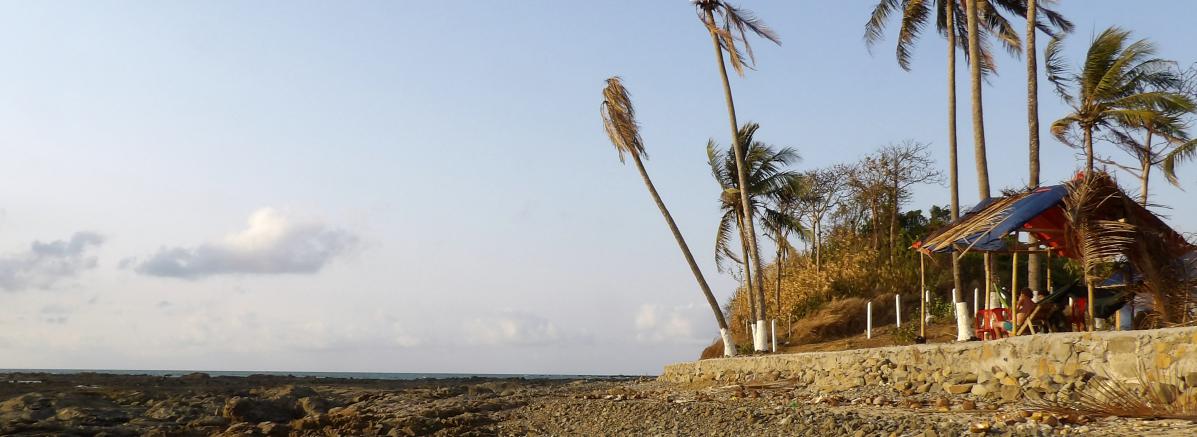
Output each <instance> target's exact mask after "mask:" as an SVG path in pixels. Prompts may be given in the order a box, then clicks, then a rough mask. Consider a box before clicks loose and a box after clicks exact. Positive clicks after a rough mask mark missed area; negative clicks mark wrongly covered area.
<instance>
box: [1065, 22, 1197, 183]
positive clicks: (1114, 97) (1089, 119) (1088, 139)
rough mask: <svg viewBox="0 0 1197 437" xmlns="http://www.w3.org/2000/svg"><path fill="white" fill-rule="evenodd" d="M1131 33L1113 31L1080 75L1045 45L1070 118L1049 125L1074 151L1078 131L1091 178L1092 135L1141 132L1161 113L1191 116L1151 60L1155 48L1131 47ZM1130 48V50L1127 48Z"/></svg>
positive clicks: (1174, 81) (1172, 81)
mask: <svg viewBox="0 0 1197 437" xmlns="http://www.w3.org/2000/svg"><path fill="white" fill-rule="evenodd" d="M1130 36H1131V35H1130V32H1129V31H1126V30H1122V29H1120V28H1117V27H1111V28H1109V29H1106V30H1105V31H1103V32H1102V33H1101V34H1099V35H1098V36H1097V37H1096V38H1095V39H1094V40H1093V42H1092V43H1091V44H1090V46H1089V51H1088V53H1087V54H1086V56H1085V60H1084V65H1083V67H1082V68H1081V70H1080V71H1079V72H1075V73H1068V72H1067V69H1068V68H1067V67H1066V66H1065V65H1064V61H1063V59H1062V58H1061V55H1060V52H1061V50H1062V46H1063V43H1062V40H1061V39H1059V38H1054V39H1052V41H1051V42H1049V43H1048V45H1047V50H1046V54H1045V55H1044V63H1045V67H1046V69H1047V73H1048V80H1050V81H1051V82H1052V83H1053V84H1054V85H1055V87H1056V92H1057V94H1059V95H1060V97H1061V98H1063V99H1064V101H1065V102H1066V103H1068V105H1069V106H1071V107H1072V113H1070V114H1068V115H1065V116H1064V117H1063V118H1061V119H1059V120H1056V121H1055V122H1054V123H1052V126H1051V131H1052V134H1053V135H1055V136H1056V138H1057V139H1059V140H1060V141H1061V142H1063V143H1065V144H1068V145H1071V146H1074V147H1075V146H1076V144H1075V141H1073V139H1074V138H1075V133H1074V131H1073V129H1074V128H1076V129H1080V131H1081V132H1080V134H1081V142H1082V144H1081V147H1083V148H1084V150H1085V173H1086V174H1088V173H1092V172H1093V160H1094V155H1093V135H1094V133H1095V132H1097V131H1101V130H1106V129H1110V128H1114V127H1120V126H1121V127H1136V126H1144V125H1145V124H1148V123H1147V120H1150V119H1152V118H1153V117H1156V116H1158V115H1159V114H1161V113H1181V112H1189V111H1192V110H1193V106H1192V100H1191V99H1189V98H1188V97H1187V96H1185V95H1184V94H1180V93H1177V92H1175V91H1172V90H1174V89H1175V88H1176V87H1177V86H1179V79H1178V78H1177V76H1176V75H1175V74H1174V73H1173V72H1172V71H1170V70H1169V69H1168V68H1167V67H1168V65H1169V64H1170V63H1169V62H1168V61H1165V60H1163V59H1160V58H1156V57H1154V56H1155V51H1156V48H1155V45H1154V44H1152V43H1151V42H1150V41H1147V40H1146V39H1141V40H1138V41H1135V42H1130ZM1128 43H1129V44H1128Z"/></svg>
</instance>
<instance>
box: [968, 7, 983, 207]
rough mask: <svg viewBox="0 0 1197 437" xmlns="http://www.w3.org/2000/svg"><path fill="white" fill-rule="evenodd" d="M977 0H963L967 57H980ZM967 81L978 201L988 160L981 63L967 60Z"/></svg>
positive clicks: (981, 199)
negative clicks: (965, 16) (971, 115)
mask: <svg viewBox="0 0 1197 437" xmlns="http://www.w3.org/2000/svg"><path fill="white" fill-rule="evenodd" d="M978 1H979V0H964V2H965V13H966V14H967V19H966V21H967V24H968V58H969V59H972V60H979V59H981V35H980V34H979V33H978V31H977V8H978V4H977V3H978ZM968 72H969V83H970V84H971V86H972V107H973V154H974V156H975V159H976V162H977V193H978V196H980V199H979V200H980V201H985V199H988V198H989V162H988V159H987V158H986V155H985V116H984V111H983V109H982V107H983V103H982V101H981V63H980V62H969V64H968Z"/></svg>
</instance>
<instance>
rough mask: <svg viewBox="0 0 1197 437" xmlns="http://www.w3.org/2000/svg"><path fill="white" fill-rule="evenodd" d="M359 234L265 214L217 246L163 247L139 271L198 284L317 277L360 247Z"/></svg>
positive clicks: (258, 213) (271, 211) (269, 211)
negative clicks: (214, 279)
mask: <svg viewBox="0 0 1197 437" xmlns="http://www.w3.org/2000/svg"><path fill="white" fill-rule="evenodd" d="M357 244H358V237H357V236H355V235H354V234H352V233H350V232H348V231H345V230H341V229H334V228H330V227H329V226H327V225H326V224H324V223H320V222H314V221H296V220H293V219H291V218H290V217H287V216H285V215H283V214H282V213H280V212H278V211H276V210H274V209H271V208H263V209H259V210H258V211H255V212H254V213H253V214H252V215H250V216H249V220H248V223H247V227H246V228H245V229H244V230H242V231H240V232H237V233H234V234H231V235H228V236H225V237H224V238H223V239H221V240H219V241H215V242H209V243H204V244H200V245H198V246H195V247H163V248H161V249H159V250H158V252H157V253H155V254H154V255H152V256H150V257H149V258H147V259H146V260H144V261H141V262H137V263H130V264H134V265H135V267H134V270H135V271H136V272H138V273H141V274H144V275H149V276H164V277H174V278H186V279H198V278H203V277H206V276H211V275H221V274H254V275H271V274H285V273H298V274H303V273H316V272H319V271H320V269H321V268H323V267H324V266H325V265H326V264H327V263H328V262H329V261H331V260H332V259H333V258H335V257H337V256H338V255H341V254H344V253H346V252H348V251H349V250H351V249H353V248H354V247H356V246H357Z"/></svg>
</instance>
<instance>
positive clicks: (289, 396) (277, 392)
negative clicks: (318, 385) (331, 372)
mask: <svg viewBox="0 0 1197 437" xmlns="http://www.w3.org/2000/svg"><path fill="white" fill-rule="evenodd" d="M316 394H317V393H316V390H312V388H311V387H307V386H302V385H284V386H282V387H278V388H273V389H269V390H263V391H262V392H261V396H262V397H264V398H266V399H274V400H292V401H294V400H298V399H299V398H304V397H308V396H316Z"/></svg>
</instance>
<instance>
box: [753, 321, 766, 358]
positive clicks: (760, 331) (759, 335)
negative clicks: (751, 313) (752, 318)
mask: <svg viewBox="0 0 1197 437" xmlns="http://www.w3.org/2000/svg"><path fill="white" fill-rule="evenodd" d="M755 326H756V328H755V329H754V330H753V332H752V349H753V350H755V351H757V352H768V351H769V331H768V329H767V328H765V319H758V320H757V321H756V325H755Z"/></svg>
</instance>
